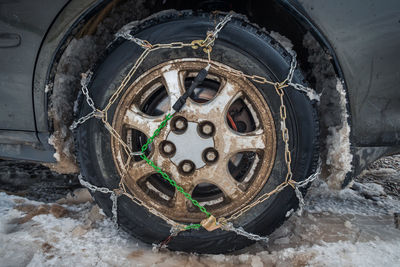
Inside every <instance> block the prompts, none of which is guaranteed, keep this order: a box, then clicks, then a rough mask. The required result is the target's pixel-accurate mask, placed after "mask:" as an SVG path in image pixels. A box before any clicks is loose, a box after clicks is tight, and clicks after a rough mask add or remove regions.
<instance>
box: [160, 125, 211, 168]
mask: <svg viewBox="0 0 400 267" xmlns="http://www.w3.org/2000/svg"><path fill="white" fill-rule="evenodd" d="M198 125H199V124H198V123H195V122H188V127H187V129H186V131H185V132H184V133H182V134H176V133H174V132H173V131H170V132H169V134H168V137H167V140H168V141H170V142H172V143H173V144H174V145H175V147H176V153H175V155H174V156H173V157H172V158H170V160H171V162H172V163H173V164H175V165H176V166H178V165H179V163H181V161H183V160H191V161H192V162H193V163H194V165H195V166H196V169H198V168H201V167H203V166H204V165H205V164H206V163H205V162H204V161H203V158H202V153H203V151H204V150H205V149H206V148H208V147H214V140H213V139H212V138H211V137H210V138H203V137H201V136H200V135H199V133H198V130H197V128H198Z"/></svg>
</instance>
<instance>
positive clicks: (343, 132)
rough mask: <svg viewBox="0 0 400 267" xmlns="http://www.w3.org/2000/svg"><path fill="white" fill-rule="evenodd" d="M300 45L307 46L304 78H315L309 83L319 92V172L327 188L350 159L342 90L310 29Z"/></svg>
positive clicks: (343, 172) (337, 181)
mask: <svg viewBox="0 0 400 267" xmlns="http://www.w3.org/2000/svg"><path fill="white" fill-rule="evenodd" d="M303 46H304V47H305V48H307V50H308V58H307V61H308V62H309V63H310V65H311V69H310V70H309V73H308V74H307V80H309V81H313V80H314V81H315V84H314V85H313V87H314V88H315V90H316V92H317V93H318V94H320V102H319V105H318V110H319V123H320V135H321V136H323V137H326V138H322V139H321V145H320V147H321V151H320V153H321V158H322V163H323V164H322V175H323V177H325V178H327V179H325V181H328V184H329V186H330V187H331V188H335V189H340V188H341V187H342V183H343V181H344V179H345V177H346V174H347V173H348V172H349V171H350V170H351V162H352V155H351V153H350V141H349V134H350V126H349V125H348V123H347V120H348V113H347V108H346V101H347V99H346V91H345V90H344V87H343V83H342V82H341V81H340V80H339V79H338V77H337V76H336V72H335V70H334V68H333V65H332V63H331V58H332V57H331V56H330V55H329V54H327V53H326V52H325V51H324V49H323V48H322V47H321V46H320V45H319V43H318V42H317V41H316V40H315V39H314V37H313V36H312V35H311V34H310V33H307V34H305V35H304V39H303Z"/></svg>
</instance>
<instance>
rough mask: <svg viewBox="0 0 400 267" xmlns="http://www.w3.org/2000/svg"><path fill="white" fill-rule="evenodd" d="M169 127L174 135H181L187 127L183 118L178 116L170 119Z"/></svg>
mask: <svg viewBox="0 0 400 267" xmlns="http://www.w3.org/2000/svg"><path fill="white" fill-rule="evenodd" d="M171 125H172V130H173V131H174V132H175V133H177V134H182V133H184V132H185V131H186V129H187V127H188V122H187V120H186V119H185V118H184V117H182V116H178V117H175V118H173V119H172V122H171Z"/></svg>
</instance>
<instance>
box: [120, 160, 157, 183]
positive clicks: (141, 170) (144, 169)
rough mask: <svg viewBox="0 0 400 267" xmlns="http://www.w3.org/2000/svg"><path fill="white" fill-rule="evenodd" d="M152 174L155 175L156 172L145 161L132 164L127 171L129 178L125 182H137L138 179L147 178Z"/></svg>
mask: <svg viewBox="0 0 400 267" xmlns="http://www.w3.org/2000/svg"><path fill="white" fill-rule="evenodd" d="M153 173H156V171H155V170H154V168H153V167H151V166H150V165H149V164H147V162H146V161H144V160H141V161H136V162H132V163H131V166H130V168H129V170H128V174H129V177H128V178H127V180H128V181H134V182H137V181H138V180H139V179H141V178H143V177H148V176H150V175H151V174H153Z"/></svg>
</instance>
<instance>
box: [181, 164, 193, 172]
mask: <svg viewBox="0 0 400 267" xmlns="http://www.w3.org/2000/svg"><path fill="white" fill-rule="evenodd" d="M191 170H192V166H191V165H190V164H189V163H185V164H183V165H182V171H184V172H190V171H191Z"/></svg>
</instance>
